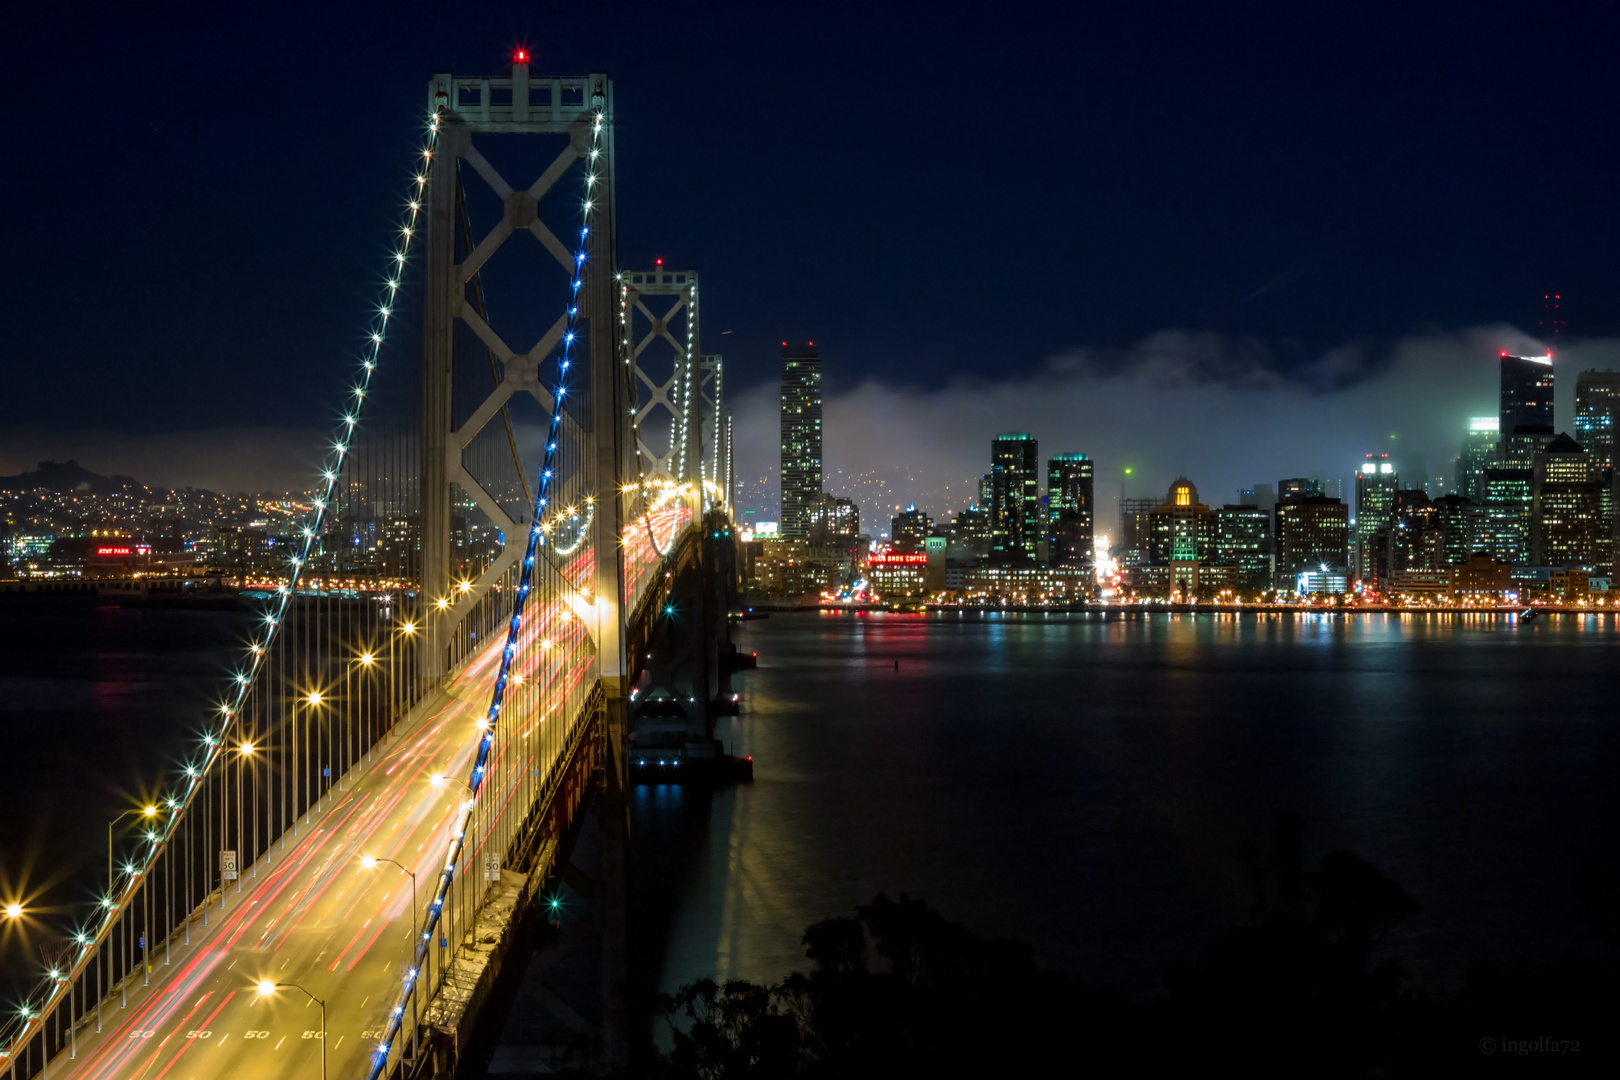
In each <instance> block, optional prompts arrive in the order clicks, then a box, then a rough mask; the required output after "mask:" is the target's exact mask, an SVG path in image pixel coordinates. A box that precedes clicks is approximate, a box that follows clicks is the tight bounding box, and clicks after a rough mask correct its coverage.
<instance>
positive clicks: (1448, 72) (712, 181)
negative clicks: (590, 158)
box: [0, 4, 1620, 429]
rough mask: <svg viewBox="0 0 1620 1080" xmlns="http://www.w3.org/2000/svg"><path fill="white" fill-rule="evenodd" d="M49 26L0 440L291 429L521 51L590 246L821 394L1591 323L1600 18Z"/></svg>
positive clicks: (6, 334) (22, 214) (1609, 192)
mask: <svg viewBox="0 0 1620 1080" xmlns="http://www.w3.org/2000/svg"><path fill="white" fill-rule="evenodd" d="M65 7H66V6H65V5H62V6H53V7H52V8H51V9H49V10H47V9H45V8H44V6H40V7H36V8H35V9H34V10H33V11H31V12H30V13H28V14H26V15H24V16H22V17H21V19H20V20H19V21H17V22H14V23H13V24H12V26H11V27H10V29H9V31H8V33H7V34H6V35H5V37H6V43H5V44H4V45H3V46H0V48H3V49H4V53H5V64H6V71H7V73H8V76H9V80H8V81H9V84H10V86H11V87H12V97H11V100H12V105H11V108H10V110H9V117H8V119H9V125H8V126H9V140H8V141H9V151H8V153H7V155H6V157H7V161H8V165H9V167H8V168H7V169H6V170H5V179H4V181H3V185H4V186H3V189H0V194H3V197H4V199H5V204H6V206H7V207H8V210H9V213H8V215H7V228H6V231H5V236H6V239H5V244H6V255H7V257H6V259H5V260H4V264H5V271H4V273H5V288H6V295H7V298H8V314H9V318H8V319H7V320H6V322H5V325H4V328H3V329H0V347H3V349H4V355H5V358H6V362H5V364H4V375H5V379H6V385H7V392H6V393H5V395H4V397H3V401H4V405H3V406H0V424H4V425H13V426H15V425H23V424H37V425H46V426H72V427H84V428H92V429H93V428H121V429H146V428H150V429H175V428H192V427H210V426H217V425H219V424H222V423H229V422H231V418H232V417H233V416H240V417H246V418H249V419H250V420H251V422H253V423H255V424H263V425H287V426H304V425H309V424H315V423H323V424H324V422H325V421H326V419H327V417H328V415H329V412H330V408H331V404H330V403H331V402H332V401H333V400H335V398H334V393H335V389H336V387H338V386H339V385H340V383H341V381H342V379H343V378H344V377H345V376H346V375H347V374H348V372H349V370H350V368H349V365H348V358H349V357H350V356H352V348H353V346H354V343H355V342H356V341H357V339H358V335H359V333H360V330H361V329H362V327H363V325H364V321H365V313H366V311H367V309H368V306H369V305H370V303H371V301H372V299H373V297H374V282H375V280H376V275H377V271H378V267H379V265H380V261H381V255H382V253H383V251H384V244H385V241H386V238H387V235H388V230H389V228H390V227H391V225H392V223H393V220H394V209H395V207H396V205H397V202H398V199H399V197H400V194H401V192H402V191H403V187H402V183H401V181H402V178H403V176H404V175H405V166H406V163H407V162H408V160H409V154H410V150H411V147H412V146H413V145H414V143H413V140H414V139H415V138H416V135H417V131H418V119H419V115H420V113H421V112H422V110H423V94H424V86H425V83H426V80H427V78H428V76H429V75H430V74H431V73H432V72H433V71H435V70H453V71H456V72H458V73H464V74H467V73H487V74H496V73H499V72H501V71H502V70H503V69H504V68H505V66H506V65H507V63H509V55H510V49H511V47H512V46H513V45H514V44H517V43H520V42H521V43H524V44H527V45H528V46H529V47H530V48H531V49H532V50H533V51H534V53H535V54H536V63H535V65H534V66H535V70H536V72H537V73H539V72H545V73H551V72H557V73H562V74H573V73H578V72H583V71H586V70H591V69H606V70H608V71H609V72H610V73H611V74H612V75H613V77H614V79H615V81H616V87H617V100H618V107H619V120H620V128H619V132H618V139H617V145H618V150H619V155H620V158H619V166H618V177H619V199H620V219H619V223H620V237H621V250H620V257H621V262H622V263H623V264H624V265H638V264H645V263H647V262H650V260H651V259H652V258H653V257H654V256H657V255H661V256H663V257H664V258H665V259H666V260H667V261H668V262H669V263H671V264H673V265H677V266H695V267H697V268H699V269H700V270H701V271H702V273H703V280H704V300H705V309H704V329H705V339H706V341H705V344H706V346H707V347H708V349H709V350H711V351H713V350H715V349H717V348H718V349H723V350H724V352H725V353H726V356H727V359H728V361H729V362H730V364H729V367H730V370H731V371H732V373H733V376H734V377H739V378H740V379H741V380H742V381H744V382H750V383H752V382H758V381H761V380H767V379H771V378H774V374H775V366H776V365H775V355H776V352H775V347H776V344H777V342H779V341H780V340H781V339H782V338H793V339H815V340H816V341H817V343H818V344H819V345H821V346H822V347H823V349H824V352H825V354H826V355H827V357H828V378H829V383H830V384H831V386H832V388H833V389H834V390H835V391H836V390H837V389H838V388H840V387H841V386H842V387H846V388H847V387H848V386H849V385H851V384H852V383H853V382H854V381H855V379H856V378H857V377H859V376H867V375H875V376H879V377H882V378H884V379H887V380H889V381H896V382H901V383H908V384H915V385H917V386H919V387H936V386H938V385H940V384H941V383H944V382H946V381H948V380H950V379H951V378H952V377H954V376H957V375H961V374H978V375H983V376H986V377H989V378H992V379H994V378H999V377H1015V376H1022V375H1026V374H1028V373H1029V372H1032V371H1034V370H1036V369H1038V368H1040V367H1041V366H1042V365H1043V364H1044V363H1045V362H1046V360H1047V359H1048V358H1049V357H1050V356H1052V355H1054V354H1057V353H1060V352H1063V351H1065V350H1070V349H1074V348H1089V349H1098V348H1101V349H1108V348H1114V347H1124V346H1128V345H1130V344H1131V343H1133V342H1137V341H1139V340H1141V339H1142V338H1144V337H1145V336H1147V335H1149V334H1152V333H1154V332H1156V331H1161V330H1167V329H1174V330H1184V331H1193V332H1200V331H1210V332H1214V333H1216V334H1219V335H1223V336H1224V337H1225V338H1227V339H1230V340H1233V341H1242V342H1246V344H1245V345H1244V348H1245V349H1247V350H1249V351H1250V355H1259V356H1260V357H1262V361H1263V363H1264V364H1266V365H1268V366H1273V367H1276V368H1278V369H1280V370H1283V371H1289V370H1294V369H1297V368H1302V367H1303V366H1304V365H1306V364H1308V363H1310V362H1311V361H1313V360H1316V359H1318V358H1319V357H1320V356H1321V355H1322V354H1323V353H1324V352H1327V351H1329V350H1332V349H1335V348H1338V347H1340V346H1344V345H1346V344H1355V345H1360V346H1361V347H1362V348H1363V349H1364V350H1365V352H1366V355H1369V356H1371V357H1373V358H1374V361H1375V362H1376V359H1377V357H1378V356H1379V355H1380V352H1379V350H1380V349H1381V348H1382V347H1383V345H1384V343H1387V342H1390V341H1393V340H1396V339H1398V338H1400V337H1401V336H1403V335H1407V334H1411V333H1415V332H1422V331H1427V330H1452V329H1457V328H1463V327H1468V326H1473V325H1479V324H1486V323H1495V322H1503V321H1505V322H1510V323H1514V324H1516V325H1519V326H1521V327H1523V328H1525V329H1527V330H1531V331H1533V330H1534V328H1535V322H1536V319H1537V318H1538V316H1539V297H1540V295H1541V293H1542V292H1543V291H1544V290H1546V289H1553V288H1556V289H1558V290H1559V291H1561V292H1562V293H1564V294H1565V295H1566V296H1567V297H1568V298H1569V301H1568V305H1567V308H1566V312H1567V316H1568V320H1569V331H1570V333H1571V334H1574V335H1578V336H1603V335H1612V334H1615V333H1616V332H1617V331H1620V313H1617V309H1616V307H1615V306H1614V304H1613V302H1612V301H1613V298H1614V297H1615V296H1616V295H1617V293H1620V289H1617V286H1620V280H1617V274H1620V270H1617V261H1616V258H1615V253H1616V252H1617V251H1620V235H1617V232H1620V230H1617V218H1616V210H1615V207H1616V197H1615V196H1616V192H1617V191H1620V175H1617V173H1620V170H1617V167H1616V166H1617V164H1620V162H1617V155H1620V143H1617V141H1616V139H1615V132H1614V121H1613V118H1612V117H1613V113H1614V109H1615V103H1616V94H1615V76H1614V74H1613V71H1614V68H1613V63H1612V55H1611V53H1612V49H1613V43H1614V42H1615V41H1616V40H1617V35H1616V30H1617V29H1620V27H1617V25H1616V21H1617V20H1616V19H1615V17H1614V16H1613V15H1612V14H1611V12H1612V9H1608V10H1598V8H1599V6H1598V5H1586V6H1571V7H1567V8H1560V7H1557V6H1554V5H1548V4H1537V5H1522V6H1509V5H1495V6H1488V7H1487V6H1481V5H1456V6H1451V7H1441V6H1433V7H1429V8H1428V9H1427V10H1426V11H1424V12H1423V13H1421V14H1416V15H1414V14H1410V13H1406V12H1403V11H1401V10H1399V9H1374V8H1369V7H1367V6H1365V5H1354V6H1351V5H1346V6H1342V7H1341V6H1332V7H1330V6H1326V5H1287V6H1281V5H1280V6H1277V7H1264V8H1262V7H1253V6H1243V5H1238V6H1233V5H1196V6H1195V5H1185V6H1182V5H1176V6H1153V5H1140V4H1130V5H1123V4H1113V5H1106V6H1103V5H1098V6H1095V8H1092V7H1090V6H1086V5H1061V6H1057V5H1054V6H1053V8H1052V9H1050V10H1046V11H1044V12H1043V11H1042V10H1039V9H1035V8H1032V7H1030V6H1026V5H1008V4H997V5H986V6H983V7H978V8H974V9H963V8H960V7H952V8H949V9H947V8H946V7H942V6H938V5H932V6H923V5H917V6H914V7H909V6H908V7H904V8H900V7H894V8H884V7H880V6H877V5H870V4H866V5H852V6H838V7H834V6H814V5H794V6H781V5H760V4H749V5H739V6H737V7H734V8H729V9H723V8H721V7H719V6H718V5H686V6H675V5H658V6H642V5H635V4H614V5H598V4H574V5H537V4H521V5H508V6H504V7H503V6H498V5H468V6H465V7H461V8H457V9H454V14H450V15H446V14H442V12H444V11H445V10H446V9H444V7H443V6H442V5H435V6H431V7H430V6H418V5H401V4H361V5H351V4H327V5H320V6H301V5H276V6H263V7H262V8H259V9H258V10H259V14H243V13H242V12H241V11H238V10H236V9H234V8H230V7H213V8H210V9H209V10H208V12H207V14H198V13H196V12H195V11H192V10H190V9H188V11H187V12H186V13H185V14H163V13H157V14H154V11H156V10H157V9H156V8H154V7H152V6H147V5H142V6H140V7H139V8H138V9H137V8H132V7H129V6H120V7H119V8H117V9H108V10H107V11H103V12H100V13H97V12H95V11H94V10H91V9H79V10H65ZM198 10H200V9H198ZM720 330H731V331H733V333H731V334H729V335H727V336H726V337H725V338H724V340H723V341H722V340H721V339H720V337H719V331H720ZM407 344H408V348H409V349H412V350H414V348H415V345H414V342H411V343H407ZM402 347H407V346H402ZM64 390H68V391H69V392H68V393H66V394H64ZM1009 423H1010V424H1012V425H1013V426H1016V422H1015V420H1013V419H1012V418H1009Z"/></svg>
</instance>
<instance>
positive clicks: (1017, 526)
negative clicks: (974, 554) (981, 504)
mask: <svg viewBox="0 0 1620 1080" xmlns="http://www.w3.org/2000/svg"><path fill="white" fill-rule="evenodd" d="M1041 537H1042V529H1041V491H1040V444H1039V443H1038V442H1037V441H1036V439H1035V437H1034V436H1033V435H1029V434H1026V433H1024V432H1017V431H1011V432H1006V433H1004V434H1001V435H997V436H996V437H995V440H994V441H993V442H991V444H990V553H991V555H993V556H995V557H997V558H999V559H1002V560H1004V561H1010V562H1021V561H1028V562H1034V561H1035V560H1036V558H1037V557H1038V554H1039V551H1038V548H1039V545H1040V542H1041Z"/></svg>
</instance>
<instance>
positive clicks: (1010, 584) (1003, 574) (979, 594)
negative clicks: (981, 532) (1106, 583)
mask: <svg viewBox="0 0 1620 1080" xmlns="http://www.w3.org/2000/svg"><path fill="white" fill-rule="evenodd" d="M958 573H959V575H960V577H959V580H960V582H961V585H960V588H961V590H962V598H963V599H964V600H969V601H1006V602H1008V603H1014V604H1063V603H1073V602H1075V601H1077V600H1083V599H1085V598H1086V597H1088V596H1090V595H1091V594H1092V592H1093V591H1094V584H1095V576H1094V575H1093V574H1092V572H1091V570H1089V569H1087V568H1084V567H1073V566H1037V565H1034V564H1027V565H1019V564H1010V565H1009V564H997V563H995V562H986V563H982V564H980V565H977V566H967V567H963V568H961V569H960V570H959V571H958ZM953 576H954V575H953Z"/></svg>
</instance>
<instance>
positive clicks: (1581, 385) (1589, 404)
mask: <svg viewBox="0 0 1620 1080" xmlns="http://www.w3.org/2000/svg"><path fill="white" fill-rule="evenodd" d="M1617 412H1620V371H1598V370H1596V369H1593V370H1590V371H1583V372H1581V373H1580V374H1579V375H1577V376H1575V441H1576V442H1578V443H1580V444H1581V449H1583V450H1585V451H1586V452H1587V453H1588V454H1590V455H1592V465H1593V467H1594V468H1595V469H1598V470H1602V469H1612V468H1614V419H1615V414H1616V413H1617Z"/></svg>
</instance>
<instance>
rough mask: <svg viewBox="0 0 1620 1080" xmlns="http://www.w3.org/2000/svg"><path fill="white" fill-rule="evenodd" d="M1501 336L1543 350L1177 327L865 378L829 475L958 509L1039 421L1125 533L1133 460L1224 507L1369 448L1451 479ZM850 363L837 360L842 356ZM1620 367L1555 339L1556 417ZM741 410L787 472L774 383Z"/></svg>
mask: <svg viewBox="0 0 1620 1080" xmlns="http://www.w3.org/2000/svg"><path fill="white" fill-rule="evenodd" d="M1502 350H1507V351H1508V352H1511V353H1537V352H1542V351H1545V350H1544V349H1543V348H1542V346H1541V344H1540V343H1538V342H1536V341H1535V340H1534V339H1532V338H1530V337H1528V336H1526V335H1525V334H1523V333H1522V332H1520V331H1518V330H1516V329H1514V328H1513V327H1511V326H1488V327H1478V328H1474V329H1471V330H1467V331H1463V332H1458V333H1433V334H1423V335H1416V336H1413V337H1409V338H1406V339H1403V340H1401V341H1398V342H1395V343H1394V344H1393V345H1391V346H1389V347H1388V348H1386V349H1381V350H1377V351H1376V352H1375V351H1374V350H1371V349H1363V348H1357V347H1346V348H1343V349H1339V350H1335V351H1334V352H1331V353H1328V354H1326V355H1324V356H1322V357H1320V358H1318V359H1317V360H1316V361H1315V362H1314V363H1310V364H1307V365H1304V366H1297V367H1295V368H1292V369H1288V370H1284V369H1282V368H1281V367H1279V366H1278V365H1277V364H1275V363H1274V362H1273V359H1272V357H1271V355H1270V354H1269V353H1268V352H1267V350H1266V349H1265V348H1264V347H1262V346H1261V345H1260V344H1258V343H1256V342H1252V341H1232V340H1228V339H1223V338H1221V337H1220V336H1218V335H1213V334H1188V333H1181V332H1171V331H1166V332H1164V333H1160V334H1155V335H1153V336H1152V337H1150V338H1148V339H1146V340H1144V341H1143V342H1141V343H1140V344H1139V345H1137V346H1136V347H1134V348H1132V349H1128V350H1123V351H1117V352H1104V351H1097V350H1075V351H1073V352H1070V353H1065V354H1063V355H1060V356H1057V357H1054V358H1053V359H1052V360H1051V361H1050V362H1049V363H1048V364H1047V365H1046V366H1045V367H1044V368H1043V369H1042V370H1041V371H1039V372H1038V373H1036V374H1034V375H1031V376H1028V377H1024V378H1019V379H1011V380H999V381H991V380H988V379H960V380H957V381H954V382H952V383H950V384H948V385H946V386H943V387H940V388H938V389H931V390H918V389H913V388H907V387H902V386H895V385H891V384H887V383H884V382H881V381H877V380H868V381H865V382H862V383H861V384H859V385H858V386H856V387H855V388H854V389H853V390H851V391H849V392H847V393H841V394H838V395H835V396H829V397H828V398H827V399H826V400H825V402H824V404H823V429H824V432H825V445H824V456H825V460H826V464H827V470H828V474H829V482H828V485H827V486H828V488H829V489H830V490H834V491H837V492H839V493H840V494H848V495H850V496H852V497H854V498H855V499H856V500H857V501H859V502H860V503H861V504H862V515H863V521H864V522H865V523H866V525H867V526H868V527H869V528H870V530H871V531H872V532H874V533H877V532H879V531H881V530H883V529H885V528H886V527H887V517H888V516H889V514H891V513H892V512H893V508H894V507H896V506H903V505H905V504H906V503H909V502H913V501H914V502H916V503H917V505H918V506H920V507H923V508H924V509H927V510H928V511H930V512H931V513H933V514H935V515H936V516H937V515H939V514H941V513H949V512H951V511H954V510H955V509H957V508H959V507H960V506H961V505H962V504H963V503H964V502H966V501H967V499H968V498H971V497H972V495H973V492H974V490H975V488H974V485H975V484H976V482H977V478H978V477H979V476H980V475H981V474H983V473H984V472H985V471H987V470H988V468H989V458H990V441H991V439H992V438H994V437H995V435H996V434H997V433H999V432H1003V431H1024V432H1029V433H1030V434H1032V435H1034V436H1035V437H1036V438H1037V439H1038V440H1039V441H1040V452H1041V458H1042V462H1043V466H1044V462H1045V459H1046V458H1047V457H1048V456H1050V455H1051V454H1054V453H1063V452H1082V453H1088V454H1090V455H1091V456H1092V458H1093V459H1094V460H1095V461H1096V462H1097V497H1098V513H1099V526H1100V527H1101V528H1102V529H1103V531H1112V525H1113V521H1114V520H1115V519H1114V516H1113V515H1114V513H1115V506H1116V499H1117V497H1118V493H1119V482H1120V478H1121V475H1122V470H1123V469H1124V468H1125V467H1126V466H1129V467H1131V469H1132V476H1131V478H1130V481H1129V484H1128V494H1130V495H1132V496H1143V495H1153V494H1159V493H1162V492H1163V491H1165V490H1166V489H1167V488H1168V487H1169V486H1170V483H1171V482H1172V481H1173V480H1174V479H1175V478H1176V476H1178V475H1181V474H1185V475H1186V476H1188V477H1189V478H1190V479H1191V480H1192V481H1193V483H1194V484H1196V485H1197V486H1198V488H1199V491H1200V496H1201V497H1202V498H1203V500H1204V501H1205V502H1209V503H1212V504H1215V505H1219V504H1220V503H1223V502H1231V501H1235V500H1236V498H1237V492H1238V490H1239V488H1241V487H1244V486H1247V485H1248V484H1251V483H1254V482H1257V481H1258V482H1262V483H1275V482H1276V481H1277V480H1279V479H1281V478H1284V477H1290V476H1313V477H1321V478H1324V479H1328V480H1333V479H1338V480H1341V481H1343V482H1344V484H1345V486H1346V488H1348V487H1349V484H1350V478H1351V475H1352V473H1353V471H1354V468H1355V465H1356V463H1357V462H1358V461H1359V460H1360V459H1361V456H1362V455H1363V454H1366V453H1368V452H1369V451H1371V452H1378V453H1385V452H1387V453H1390V454H1391V456H1392V457H1394V458H1395V459H1396V460H1397V462H1398V463H1399V467H1400V468H1401V470H1402V474H1403V481H1404V482H1409V483H1412V484H1413V485H1414V486H1415V485H1416V484H1417V483H1418V482H1420V481H1421V479H1422V478H1424V477H1425V476H1426V477H1427V478H1428V479H1429V480H1430V481H1431V482H1432V481H1434V480H1435V479H1436V478H1439V477H1445V478H1448V479H1449V477H1450V474H1451V469H1452V459H1453V458H1454V457H1455V456H1456V454H1457V450H1458V447H1459V445H1460V444H1461V441H1462V437H1463V433H1464V431H1465V430H1466V429H1467V422H1468V418H1469V417H1470V416H1494V415H1495V414H1496V411H1497V394H1498V368H1497V365H1496V358H1497V355H1498V353H1499V352H1500V351H1502ZM837 362H838V361H837V358H836V357H835V356H833V357H828V358H827V359H826V364H827V365H828V367H829V368H835V367H836V365H837ZM1617 363H1620V341H1616V340H1594V341H1587V342H1582V343H1578V344H1572V345H1569V346H1567V347H1564V348H1562V349H1560V351H1559V354H1558V357H1557V361H1556V370H1557V372H1558V381H1559V388H1558V389H1559V393H1558V399H1559V408H1558V426H1559V427H1560V429H1567V428H1568V427H1570V420H1571V417H1572V407H1573V406H1572V403H1573V398H1574V383H1575V374H1576V373H1577V372H1578V371H1580V370H1583V369H1586V368H1590V367H1613V366H1616V364H1617ZM735 408H736V412H737V460H738V462H739V469H740V470H741V471H742V472H743V473H744V474H745V475H746V476H747V477H748V478H749V479H752V480H754V481H756V484H757V481H758V480H759V478H760V477H761V476H763V475H764V473H765V471H766V470H765V468H764V466H765V465H767V464H768V465H769V466H771V468H770V470H769V475H770V476H771V477H774V475H775V469H774V466H775V464H776V462H777V460H778V457H779V451H778V438H779V434H778V407H777V388H776V387H775V386H774V385H769V386H761V387H757V388H755V389H753V390H751V391H750V392H748V393H745V394H743V395H740V397H739V398H738V399H737V401H736V402H735ZM749 466H753V468H752V469H750V468H749ZM750 486H751V487H753V486H755V485H750ZM758 491H759V497H758V499H757V501H758V502H759V503H760V504H761V505H759V506H758V507H757V508H758V509H760V510H761V511H766V512H770V511H774V508H775V507H774V499H775V491H774V488H772V487H769V486H766V487H759V488H758ZM753 494H754V492H752V491H751V492H750V495H753Z"/></svg>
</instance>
